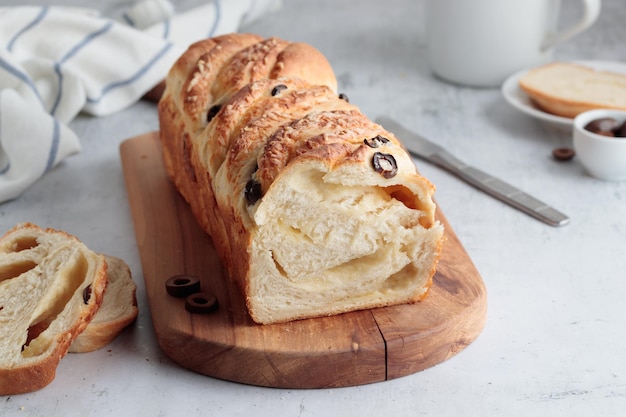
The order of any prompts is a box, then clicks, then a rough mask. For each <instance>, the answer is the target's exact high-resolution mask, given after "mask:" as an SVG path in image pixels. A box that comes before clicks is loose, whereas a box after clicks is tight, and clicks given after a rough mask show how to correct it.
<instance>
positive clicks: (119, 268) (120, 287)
mask: <svg viewBox="0 0 626 417" xmlns="http://www.w3.org/2000/svg"><path fill="white" fill-rule="evenodd" d="M105 259H106V263H107V266H108V267H107V288H106V291H105V293H104V298H103V300H102V305H101V306H100V308H99V309H98V311H97V312H96V314H95V316H94V317H93V318H92V319H91V321H90V322H89V324H88V325H87V327H86V328H85V330H83V331H82V333H80V334H79V335H78V337H77V338H76V339H75V340H74V342H72V345H71V346H70V350H69V351H70V352H72V353H85V352H92V351H94V350H98V349H101V348H103V347H105V346H107V345H108V344H109V343H111V342H112V341H113V339H115V338H116V337H117V336H118V335H119V334H120V333H121V332H122V330H124V329H125V328H126V327H127V326H128V325H130V324H131V323H132V322H133V321H135V319H136V318H137V315H138V313H139V309H138V308H137V298H136V291H137V285H136V284H135V281H133V278H132V275H131V273H130V269H129V268H128V265H126V263H125V262H124V261H123V260H121V259H120V258H116V257H114V256H107V255H105Z"/></svg>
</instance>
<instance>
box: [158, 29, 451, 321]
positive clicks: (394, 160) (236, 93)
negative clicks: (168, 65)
mask: <svg viewBox="0 0 626 417" xmlns="http://www.w3.org/2000/svg"><path fill="white" fill-rule="evenodd" d="M244 40H245V42H244ZM248 42H250V43H249V44H248ZM243 43H246V45H247V46H240V48H241V49H240V50H238V51H237V50H236V49H237V48H235V47H233V48H232V49H231V48H222V47H221V46H220V45H231V46H232V45H237V44H243ZM199 49H202V50H203V51H204V52H203V53H198V50H199ZM224 49H227V55H228V57H224V56H223V54H225V53H226V52H224ZM194 60H195V64H194V63H193V62H194ZM336 87H337V83H336V79H335V76H334V73H333V71H332V69H331V68H330V66H329V65H328V62H327V61H326V59H325V58H324V57H323V56H322V55H321V54H320V53H319V52H318V51H316V50H314V49H313V48H312V47H310V46H305V45H303V44H297V43H296V44H292V43H289V42H285V41H282V40H279V39H273V38H270V39H267V40H263V41H259V40H255V39H253V38H250V37H249V35H239V34H231V35H225V36H224V37H220V38H218V39H217V40H215V39H209V40H206V41H202V42H200V43H198V44H196V45H194V46H193V47H192V48H190V50H189V51H188V52H187V53H185V54H184V55H183V56H181V58H180V59H179V61H178V62H177V63H176V64H175V65H174V66H173V67H172V69H171V71H170V73H169V75H168V77H167V81H166V89H165V92H164V94H163V97H162V99H161V101H160V102H159V121H160V128H161V129H160V135H161V141H162V144H163V153H164V160H165V166H166V169H167V172H168V175H169V177H170V179H171V180H172V181H173V182H174V184H175V185H176V187H177V188H178V190H179V191H180V193H181V194H182V195H183V197H184V198H185V199H186V200H187V201H188V202H189V204H190V206H191V209H192V211H193V213H194V215H195V216H196V218H197V220H198V222H199V223H200V225H201V226H202V227H203V228H204V230H205V231H206V232H207V233H209V234H210V235H211V237H212V240H213V243H214V246H215V248H216V251H217V252H218V254H219V256H220V259H221V260H222V263H223V265H224V267H225V268H226V270H227V273H228V276H229V278H230V279H231V280H232V281H233V282H234V283H236V284H237V285H238V286H239V287H240V289H241V291H242V293H243V294H244V297H245V300H246V303H247V308H248V312H249V314H250V316H251V318H252V319H253V320H254V321H255V322H257V323H261V324H270V323H278V322H286V321H291V320H297V319H304V318H313V317H319V316H326V315H333V314H340V313H344V312H348V311H354V310H358V309H366V308H374V307H382V306H389V305H394V304H400V303H407V302H416V301H418V300H420V299H422V298H423V297H425V296H426V294H427V291H428V288H429V287H430V284H431V282H432V276H433V274H434V273H435V268H436V264H437V260H438V258H439V254H440V252H441V246H442V241H443V226H442V225H441V224H440V223H439V222H438V221H437V220H436V219H435V204H434V202H433V200H432V194H433V193H434V186H433V185H432V184H431V183H430V182H429V181H428V180H427V179H426V178H424V177H422V176H421V175H420V174H419V173H418V172H417V170H416V168H415V165H414V164H413V161H412V159H411V157H410V156H409V155H408V153H407V152H406V150H405V149H404V148H403V146H402V145H401V144H400V142H399V141H398V139H397V138H396V137H395V136H394V135H393V134H392V133H391V132H388V131H386V130H385V129H384V128H383V127H382V126H380V125H377V124H375V123H373V122H371V121H370V120H369V119H368V118H367V117H365V116H364V115H363V114H362V113H361V112H360V111H359V109H358V108H357V107H356V106H354V105H352V104H350V103H348V102H347V101H346V100H345V99H343V98H342V97H339V96H338V95H337V91H336Z"/></svg>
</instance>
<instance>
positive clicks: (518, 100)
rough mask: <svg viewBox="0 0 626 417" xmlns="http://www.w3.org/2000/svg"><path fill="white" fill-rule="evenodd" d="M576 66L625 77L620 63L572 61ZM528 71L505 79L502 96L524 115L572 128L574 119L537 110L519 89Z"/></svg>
mask: <svg viewBox="0 0 626 417" xmlns="http://www.w3.org/2000/svg"><path fill="white" fill-rule="evenodd" d="M572 62H574V63H576V64H580V65H585V66H587V67H590V68H593V69H595V70H597V71H611V72H616V73H620V74H624V75H626V64H625V63H622V62H612V61H572ZM528 71H529V69H525V70H522V71H519V72H516V73H515V74H513V75H511V76H510V77H509V78H507V79H506V80H505V81H504V83H503V84H502V95H503V96H504V98H505V99H506V101H508V102H509V104H511V105H512V106H513V107H515V108H516V109H517V110H519V111H521V112H523V113H526V114H527V115H529V116H532V117H534V118H536V119H540V120H543V121H544V122H548V123H552V124H556V125H559V126H563V127H568V126H572V125H573V123H574V119H570V118H569V117H561V116H555V115H554V114H550V113H546V112H545V111H542V110H540V109H539V108H537V107H536V106H535V105H534V104H533V103H532V101H531V100H530V97H528V95H526V93H524V91H522V90H521V89H520V88H519V84H518V81H519V79H520V77H521V76H522V75H524V74H525V73H526V72H528Z"/></svg>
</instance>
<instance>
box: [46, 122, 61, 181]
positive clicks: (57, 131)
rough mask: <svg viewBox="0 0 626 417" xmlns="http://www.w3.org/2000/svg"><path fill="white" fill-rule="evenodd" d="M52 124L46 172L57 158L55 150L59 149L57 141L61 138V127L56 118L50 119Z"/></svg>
mask: <svg viewBox="0 0 626 417" xmlns="http://www.w3.org/2000/svg"><path fill="white" fill-rule="evenodd" d="M52 120H53V122H54V126H53V129H52V143H51V144H50V152H49V153H48V161H47V162H46V171H45V172H47V171H48V170H49V169H50V168H52V166H53V165H54V161H55V160H56V158H57V152H58V151H59V141H60V140H61V127H60V126H59V121H58V120H57V119H56V118H53V119H52Z"/></svg>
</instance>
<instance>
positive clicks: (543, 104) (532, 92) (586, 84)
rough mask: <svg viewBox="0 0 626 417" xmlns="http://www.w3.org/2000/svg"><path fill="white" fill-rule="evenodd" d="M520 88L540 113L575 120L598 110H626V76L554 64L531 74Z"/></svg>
mask: <svg viewBox="0 0 626 417" xmlns="http://www.w3.org/2000/svg"><path fill="white" fill-rule="evenodd" d="M519 86H520V88H521V89H522V90H523V91H524V92H525V93H526V94H528V96H529V97H530V98H531V99H532V100H533V101H534V102H535V104H536V105H537V106H538V107H539V108H540V109H542V110H543V111H546V112H548V113H551V114H555V115H557V116H563V117H569V118H574V117H576V115H578V114H579V113H582V112H584V111H587V110H593V109H598V108H605V109H618V110H626V75H625V74H618V73H614V72H609V71H596V70H594V69H592V68H589V67H587V66H584V65H578V64H574V63H570V62H554V63H551V64H547V65H544V66H541V67H537V68H533V69H531V70H529V71H528V72H527V73H526V74H524V75H523V76H522V77H520V79H519Z"/></svg>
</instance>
